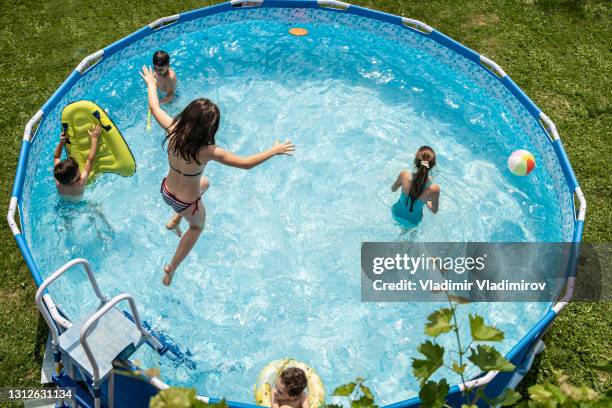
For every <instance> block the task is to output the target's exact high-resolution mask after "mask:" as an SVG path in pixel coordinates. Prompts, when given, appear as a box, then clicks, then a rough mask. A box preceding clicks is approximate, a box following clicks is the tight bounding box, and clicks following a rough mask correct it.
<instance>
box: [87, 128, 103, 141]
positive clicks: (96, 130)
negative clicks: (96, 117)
mask: <svg viewBox="0 0 612 408" xmlns="http://www.w3.org/2000/svg"><path fill="white" fill-rule="evenodd" d="M100 130H101V128H100V125H95V126H94V127H93V129H91V130H87V133H89V137H91V138H92V139H97V138H98V136H100Z"/></svg>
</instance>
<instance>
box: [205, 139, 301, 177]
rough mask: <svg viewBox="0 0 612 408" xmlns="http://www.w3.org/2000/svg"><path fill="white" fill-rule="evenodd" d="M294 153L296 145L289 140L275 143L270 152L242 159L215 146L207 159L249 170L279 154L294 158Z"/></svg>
mask: <svg viewBox="0 0 612 408" xmlns="http://www.w3.org/2000/svg"><path fill="white" fill-rule="evenodd" d="M294 151H295V145H294V144H293V143H291V141H290V140H287V141H286V142H284V143H279V142H278V141H277V142H276V143H274V146H272V147H271V148H269V149H268V150H265V151H263V152H261V153H257V154H254V155H252V156H249V157H240V156H238V155H236V154H234V153H232V152H228V151H227V150H224V149H222V148H220V147H217V146H214V147H213V150H212V152H210V151H208V153H205V154H206V155H207V157H205V158H206V159H208V160H214V161H217V162H219V163H222V164H225V165H228V166H232V167H238V168H239V169H245V170H248V169H252V168H253V167H255V166H257V165H259V164H261V163H263V162H265V161H266V160H268V159H269V158H271V157H273V156H276V155H277V154H286V155H289V156H292V155H293V152H294ZM205 152H206V150H205Z"/></svg>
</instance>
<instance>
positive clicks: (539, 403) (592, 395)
mask: <svg viewBox="0 0 612 408" xmlns="http://www.w3.org/2000/svg"><path fill="white" fill-rule="evenodd" d="M601 368H602V369H603V370H606V369H609V362H608V363H607V364H605V365H603V366H601ZM554 375H555V378H556V379H557V384H556V385H555V384H550V383H545V384H536V385H534V386H531V387H529V388H528V391H529V401H522V402H521V403H520V404H519V405H518V406H519V407H525V408H557V407H559V408H600V407H601V408H604V407H605V408H607V407H612V390H609V391H608V392H607V393H606V394H603V395H599V394H598V393H597V392H596V391H594V390H593V389H591V388H588V387H585V386H582V387H576V386H574V385H572V384H570V383H569V377H568V376H567V375H565V374H563V372H561V371H556V370H555V371H554Z"/></svg>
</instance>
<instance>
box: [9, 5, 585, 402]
mask: <svg viewBox="0 0 612 408" xmlns="http://www.w3.org/2000/svg"><path fill="white" fill-rule="evenodd" d="M302 3H303V4H302ZM270 4H272V5H273V6H275V5H281V6H290V5H291V4H289V3H287V4H285V3H282V2H270ZM296 4H298V3H296ZM298 5H300V7H292V8H289V7H252V8H235V9H233V8H232V7H231V6H229V5H225V6H224V7H225V9H227V10H225V9H223V10H224V11H226V12H223V13H218V14H212V15H208V16H202V17H201V18H194V19H191V18H192V17H199V16H198V15H197V13H196V14H192V15H189V13H188V14H186V15H185V16H187V17H184V16H183V15H182V16H181V18H180V19H179V22H177V23H174V24H170V25H168V26H165V27H163V28H161V29H159V30H158V31H156V32H154V33H152V34H150V35H148V36H144V37H143V38H142V39H140V40H138V41H137V42H135V43H133V44H131V45H129V46H127V47H125V48H116V49H113V52H112V53H109V54H112V55H110V56H108V57H107V56H105V57H104V58H103V59H102V60H101V61H100V62H98V63H97V64H96V65H94V66H93V67H92V68H90V69H89V70H88V71H87V72H86V73H85V75H84V76H83V77H82V78H81V79H79V80H78V81H77V82H76V83H74V84H73V85H72V86H71V87H66V88H65V89H64V90H63V91H62V93H61V94H59V96H58V97H57V98H56V99H55V100H54V101H53V103H52V104H51V106H48V110H45V115H44V117H43V118H42V121H41V123H40V125H39V127H38V130H37V131H36V134H35V140H34V141H33V143H32V145H31V146H32V147H31V151H30V152H26V156H25V157H26V159H25V160H27V157H28V153H29V162H27V171H26V173H25V174H24V175H22V176H20V175H18V177H17V183H16V186H18V185H19V180H20V178H21V180H22V181H23V177H25V184H24V185H23V189H22V187H21V186H19V187H18V190H17V193H16V194H13V195H14V196H16V197H17V198H21V201H20V204H21V205H20V215H21V220H22V232H23V234H24V235H25V242H24V241H23V238H22V241H21V243H20V247H21V248H22V250H24V248H25V249H26V250H27V248H28V247H29V248H30V249H31V256H32V258H31V259H28V258H27V256H26V259H27V260H28V264H29V266H30V268H31V269H33V273H34V271H35V270H36V273H38V270H39V272H40V275H41V276H42V278H43V279H44V277H46V276H48V275H50V274H51V273H52V272H53V271H54V270H56V269H57V268H59V267H60V266H61V265H63V264H64V263H66V262H67V261H68V260H70V259H72V258H76V257H83V258H86V259H88V260H89V261H90V262H91V263H92V265H93V269H94V271H95V274H96V277H97V279H98V282H99V284H100V286H101V287H102V288H103V290H104V291H105V292H106V293H109V294H117V293H120V292H128V293H130V294H132V295H133V296H134V297H135V299H136V301H137V303H138V306H139V309H140V313H141V317H143V318H144V319H145V320H147V321H148V322H149V323H150V324H151V325H152V326H153V327H155V328H156V329H157V330H158V331H162V332H164V333H166V334H167V335H168V336H170V337H172V339H173V340H174V341H175V342H176V343H177V344H178V346H179V347H180V349H181V350H182V351H183V352H184V353H185V356H186V357H185V358H184V359H182V360H180V361H172V360H169V359H167V358H164V357H161V358H160V357H159V356H158V355H157V354H155V353H154V352H152V351H151V352H150V353H149V352H147V351H146V350H144V349H143V350H142V352H139V353H138V354H137V355H136V356H135V357H134V358H135V359H138V360H139V361H140V363H141V364H142V365H143V366H147V367H155V366H160V368H161V373H162V374H161V377H162V378H163V379H164V380H166V381H167V382H168V383H170V384H172V385H184V386H194V387H196V388H197V390H198V393H199V394H203V395H213V396H220V397H221V396H224V397H227V398H230V399H232V400H238V401H244V402H253V393H252V387H253V384H254V383H255V380H256V378H257V375H258V373H259V371H260V370H261V369H262V368H263V367H264V366H266V365H267V364H268V363H269V362H271V361H272V360H276V359H279V358H283V357H293V358H296V359H299V360H302V361H304V362H306V363H308V364H309V365H311V366H312V367H314V368H315V369H316V370H317V371H318V373H319V374H320V376H321V377H322V379H323V381H324V382H325V384H326V387H327V390H328V392H329V391H331V390H333V388H335V387H336V386H338V385H340V384H343V383H346V382H348V381H351V380H353V379H354V378H355V377H356V376H363V377H366V378H367V379H368V384H369V385H370V386H371V387H372V388H373V389H374V390H375V394H376V397H377V401H379V402H380V403H381V404H389V403H392V402H396V401H401V400H405V399H407V398H410V397H413V396H415V395H416V394H417V392H418V383H417V381H416V380H415V379H414V378H413V377H412V370H411V366H410V364H411V359H412V358H413V357H416V356H417V354H418V353H417V351H416V346H417V344H419V343H420V342H421V341H422V340H423V339H424V333H423V325H424V324H425V322H426V317H427V315H428V314H429V313H431V312H432V311H433V310H435V309H437V308H439V307H440V305H439V304H434V303H420V304H411V303H364V302H361V301H360V248H361V243H362V242H365V241H403V240H410V241H423V242H444V241H475V242H488V241H494V242H497V241H499V242H568V241H577V240H579V239H580V235H581V228H582V224H581V223H582V221H581V220H579V224H577V221H576V219H575V216H574V213H575V210H574V207H573V193H574V191H573V190H574V188H575V187H576V186H577V185H573V184H572V183H575V179H574V178H573V173H572V172H571V168H569V170H568V167H567V166H568V164H567V162H566V161H567V159H566V158H565V154H564V153H563V150H562V147H561V145H560V141H558V140H556V132H552V133H551V135H552V139H551V137H549V135H548V133H547V132H546V131H545V129H544V128H543V126H542V125H541V124H540V123H539V121H538V119H536V117H537V115H538V113H536V111H535V110H536V109H537V108H536V107H535V105H533V104H531V105H529V104H528V103H527V102H529V103H531V102H530V101H528V99H526V97H524V95H522V93H520V90H518V88H517V91H516V92H514V93H513V92H512V90H513V89H514V88H512V87H508V81H509V78H507V77H504V76H503V75H501V78H500V76H499V75H497V74H496V73H494V72H493V71H492V70H490V69H489V68H487V67H485V66H483V65H480V64H478V63H476V62H475V61H473V60H470V58H469V57H470V55H471V54H469V53H468V51H469V50H464V49H460V50H459V51H461V52H463V55H460V53H457V52H455V51H453V50H452V49H449V48H447V46H450V45H449V44H451V45H452V44H456V43H451V42H450V41H451V40H448V41H449V43H448V44H444V43H443V42H442V44H444V45H442V44H441V43H440V41H441V40H440V38H442V39H445V38H446V37H442V36H441V35H440V34H439V33H437V32H433V33H428V32H427V31H425V32H421V31H419V30H416V29H414V28H410V27H407V26H404V25H402V24H401V20H399V18H396V19H398V20H391V16H387V17H385V19H388V20H389V21H380V20H376V19H373V18H369V17H371V16H367V15H366V14H365V13H364V12H362V11H360V12H355V13H356V14H364V15H366V16H359V15H354V14H351V13H349V11H351V10H352V9H353V8H352V7H351V8H350V9H348V10H336V9H334V10H328V9H325V10H324V9H320V8H317V7H316V3H309V2H301V3H299V4H298ZM359 10H364V9H359ZM204 14H206V13H204ZM373 16H374V17H377V18H379V19H380V18H382V17H381V16H383V15H382V14H378V15H373ZM383 20H384V19H383ZM392 22H394V23H395V24H392ZM398 22H399V24H398ZM294 26H299V27H304V28H307V29H308V31H309V33H308V35H307V36H304V37H294V36H292V35H290V34H289V33H288V30H289V29H290V28H291V27H294ZM149 31H150V30H149ZM433 34H436V35H437V37H436V36H434V35H433ZM445 41H446V40H445ZM451 48H452V47H451ZM157 49H164V50H166V51H167V52H169V53H170V56H171V64H172V68H173V69H174V70H175V71H176V73H177V75H178V77H179V87H178V91H177V99H176V100H175V101H174V102H173V103H172V104H170V105H166V106H165V108H166V109H167V111H168V112H169V113H170V114H172V115H174V114H176V113H178V112H179V111H180V110H181V109H182V108H183V107H184V106H185V105H186V104H187V103H189V102H190V101H191V100H193V99H194V98H197V97H207V98H210V99H212V100H213V101H215V102H216V103H217V104H218V105H219V107H220V110H221V114H222V119H221V125H220V129H219V132H218V134H217V144H218V145H220V146H222V147H224V148H226V149H228V150H231V151H233V152H235V153H237V154H240V155H249V154H252V153H256V152H258V151H261V150H263V149H266V148H268V147H269V146H271V145H272V144H273V143H274V141H275V140H276V139H282V140H284V139H291V140H293V141H294V143H295V144H296V146H297V151H296V153H295V156H293V157H286V156H282V157H280V156H279V157H275V158H273V159H271V160H269V161H268V162H266V163H264V164H262V165H261V166H259V167H257V168H254V169H252V170H250V171H243V170H239V169H234V168H230V167H226V166H222V165H219V164H217V163H211V164H209V165H208V166H207V168H206V172H205V173H206V175H207V176H208V177H209V179H210V181H211V188H210V190H209V191H208V192H207V193H206V195H205V197H204V203H205V205H206V210H207V216H208V217H207V225H206V228H205V232H204V234H203V235H202V237H201V239H200V240H199V242H198V243H197V245H196V247H195V248H194V250H193V251H192V253H191V254H190V255H189V257H188V258H187V259H186V261H185V262H184V263H183V264H182V266H181V267H180V269H179V270H178V271H177V273H176V276H175V279H174V281H173V284H172V286H171V287H170V288H166V287H164V286H163V285H162V283H161V278H162V266H163V265H164V262H168V260H169V259H170V257H171V256H172V254H173V252H174V249H175V247H176V244H177V238H176V237H175V236H174V235H173V234H171V233H170V232H168V231H167V230H166V229H165V227H164V223H165V221H166V220H167V218H168V217H169V216H170V215H171V212H170V209H169V207H167V206H166V205H165V204H164V202H163V201H162V199H161V197H160V194H159V184H160V181H161V179H162V178H163V177H164V175H165V173H166V172H167V168H168V167H167V160H166V154H165V151H164V149H163V147H162V144H161V142H162V140H163V132H162V130H161V129H160V127H159V126H157V125H156V124H154V126H153V130H152V131H147V130H146V128H145V125H146V118H147V100H146V89H145V85H144V83H143V82H142V80H141V79H140V77H139V76H138V71H139V69H140V67H141V66H142V65H145V64H147V65H148V64H150V58H151V55H152V54H153V52H154V51H156V50H157ZM114 51H118V52H116V53H115V52H114ZM470 52H471V51H470ZM474 55H477V54H474ZM466 56H467V57H468V58H466ZM500 72H501V73H502V74H503V71H498V73H500ZM78 75H79V76H80V74H78ZM64 92H65V94H64ZM521 98H523V99H521ZM81 99H88V100H92V101H94V102H96V103H97V104H99V105H101V106H102V107H104V108H105V109H107V110H108V112H109V115H110V117H111V118H112V119H113V121H114V122H115V123H116V125H117V126H118V127H119V128H120V129H121V130H122V133H123V135H124V137H125V139H126V141H127V142H128V144H129V146H130V148H131V150H132V152H133V154H134V156H135V159H136V163H137V166H138V167H137V172H136V174H135V175H134V176H133V177H130V178H122V177H119V176H116V175H112V174H105V175H103V176H101V177H100V178H99V179H98V180H97V181H96V182H95V183H94V184H93V185H91V186H90V187H89V188H88V190H87V191H86V194H85V197H84V200H83V201H82V202H80V203H71V202H68V201H65V200H63V199H61V198H60V197H59V196H58V195H57V193H56V191H55V186H54V182H53V176H52V162H51V157H52V151H53V148H54V147H55V143H56V142H57V139H58V134H59V132H60V120H59V116H60V114H61V111H62V109H63V107H64V106H66V105H67V104H68V103H70V102H73V101H76V100H81ZM526 101H527V102H526ZM43 110H44V109H43ZM538 112H539V111H538ZM534 115H535V116H534ZM555 143H557V145H555ZM29 145H30V144H29V142H28V146H27V148H28V149H29ZM421 145H429V146H431V147H433V148H434V149H435V150H436V152H437V166H436V167H435V168H434V170H433V172H432V174H433V178H434V181H435V182H436V183H438V184H440V186H441V189H442V195H441V205H440V211H439V213H438V214H436V215H431V214H426V215H425V217H424V220H423V222H422V223H421V224H420V226H419V227H418V228H416V229H414V230H412V231H409V232H406V231H404V230H402V228H401V227H400V226H398V225H397V224H396V223H394V221H393V219H392V217H391V212H390V207H391V205H392V204H393V203H394V201H395V200H397V194H394V193H391V192H390V186H391V184H392V183H393V181H394V180H395V177H396V176H397V174H398V173H399V172H400V171H401V170H402V169H411V162H412V159H413V157H414V152H415V151H416V149H417V148H418V147H419V146H421ZM516 149H527V150H530V151H531V152H533V153H534V155H535V156H536V159H537V161H538V166H537V168H536V169H535V170H534V171H533V173H532V174H531V175H530V176H529V177H522V178H521V177H517V176H514V175H512V174H511V173H510V172H509V171H508V170H507V167H506V160H507V157H508V155H509V154H510V153H511V152H512V151H514V150H516ZM559 155H561V156H559ZM559 157H562V158H563V160H565V161H563V160H560V159H559ZM20 167H21V166H20ZM566 177H567V178H568V180H570V181H566ZM572 180H573V181H572ZM568 183H569V184H568ZM568 185H569V187H568ZM21 194H23V195H22V197H21ZM15 201H17V200H15ZM19 236H21V235H19ZM18 243H19V240H18ZM26 245H27V246H26ZM27 252H29V251H27ZM36 265H38V268H36ZM38 283H40V282H38ZM51 294H52V295H53V298H54V299H55V301H56V303H57V304H58V305H59V307H60V308H61V310H62V311H63V312H64V313H66V315H67V316H78V315H81V314H82V313H83V310H87V309H93V308H95V307H96V306H97V299H96V298H95V297H94V296H93V293H92V291H91V289H90V287H89V283H88V281H87V280H86V278H84V277H82V276H79V275H78V274H75V275H70V277H69V278H68V279H65V280H64V281H60V282H58V283H57V284H56V285H55V286H54V287H53V289H52V291H51ZM549 308H550V304H547V303H476V304H471V305H466V306H464V307H462V308H461V315H462V316H463V317H464V319H463V320H464V323H467V322H465V320H466V318H467V314H468V313H475V312H477V313H480V314H483V315H485V316H487V318H488V321H489V322H491V323H494V324H495V325H497V326H498V327H499V328H501V329H502V330H504V331H505V333H506V340H505V341H504V342H503V343H502V344H500V346H499V348H500V349H501V350H500V351H502V352H504V353H506V352H508V351H510V350H511V348H512V347H513V346H514V345H515V344H516V343H517V342H519V340H520V339H521V338H523V336H525V334H526V333H527V332H528V331H529V330H530V329H531V328H532V327H533V326H534V325H535V324H536V323H538V322H540V321H541V320H542V318H543V316H544V315H545V314H546V313H547V312H548V310H549ZM464 329H467V326H465V327H464ZM467 332H468V330H463V333H464V334H467ZM441 374H444V375H447V376H449V380H452V382H455V383H457V382H459V379H458V378H456V377H455V376H453V374H451V373H449V372H443V373H441ZM470 374H471V375H476V374H478V373H477V372H471V373H470Z"/></svg>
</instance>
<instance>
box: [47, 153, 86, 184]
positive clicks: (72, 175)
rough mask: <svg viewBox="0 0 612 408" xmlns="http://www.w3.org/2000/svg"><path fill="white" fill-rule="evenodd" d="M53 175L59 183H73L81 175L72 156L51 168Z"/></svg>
mask: <svg viewBox="0 0 612 408" xmlns="http://www.w3.org/2000/svg"><path fill="white" fill-rule="evenodd" d="M53 176H54V177H55V179H56V180H57V181H58V182H59V183H60V184H64V185H70V184H74V183H75V182H77V181H78V180H79V178H80V177H81V171H80V170H79V164H78V163H77V161H76V160H75V159H74V158H72V157H69V158H67V159H65V160H62V161H61V162H59V163H57V164H56V165H55V167H54V168H53Z"/></svg>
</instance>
